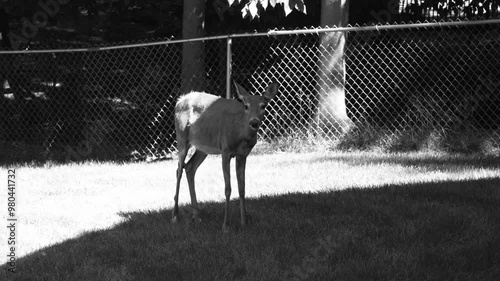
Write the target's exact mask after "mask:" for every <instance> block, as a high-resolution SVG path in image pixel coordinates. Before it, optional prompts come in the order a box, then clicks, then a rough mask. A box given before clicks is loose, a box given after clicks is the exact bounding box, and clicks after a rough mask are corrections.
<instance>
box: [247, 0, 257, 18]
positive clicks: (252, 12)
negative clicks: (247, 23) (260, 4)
mask: <svg viewBox="0 0 500 281" xmlns="http://www.w3.org/2000/svg"><path fill="white" fill-rule="evenodd" d="M248 11H249V12H250V16H252V19H253V18H256V17H259V9H258V8H257V1H250V3H248Z"/></svg>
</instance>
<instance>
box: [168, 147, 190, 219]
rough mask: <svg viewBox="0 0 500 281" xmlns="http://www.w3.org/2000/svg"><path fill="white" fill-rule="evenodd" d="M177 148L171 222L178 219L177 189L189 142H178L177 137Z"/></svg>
mask: <svg viewBox="0 0 500 281" xmlns="http://www.w3.org/2000/svg"><path fill="white" fill-rule="evenodd" d="M177 150H178V157H179V162H178V164H177V171H176V176H177V182H176V185H175V196H174V201H175V202H174V210H173V211H172V222H178V221H179V217H178V216H179V189H180V186H181V178H182V169H183V168H184V166H185V165H184V161H185V160H186V156H187V153H188V150H189V144H187V143H186V144H184V143H182V142H179V139H178V140H177Z"/></svg>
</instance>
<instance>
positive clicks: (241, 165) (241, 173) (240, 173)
mask: <svg viewBox="0 0 500 281" xmlns="http://www.w3.org/2000/svg"><path fill="white" fill-rule="evenodd" d="M246 163H247V157H246V156H243V155H240V156H236V179H237V180H238V192H239V194H240V215H241V218H240V222H241V226H242V227H244V226H245V225H246V223H247V215H246V207H245V166H246Z"/></svg>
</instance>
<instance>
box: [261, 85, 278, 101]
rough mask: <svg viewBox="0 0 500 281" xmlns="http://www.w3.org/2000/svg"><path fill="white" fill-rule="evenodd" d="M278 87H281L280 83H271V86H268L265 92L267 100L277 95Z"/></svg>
mask: <svg viewBox="0 0 500 281" xmlns="http://www.w3.org/2000/svg"><path fill="white" fill-rule="evenodd" d="M278 87H279V84H278V83H271V84H269V86H267V89H266V91H265V92H264V95H263V96H264V98H266V100H267V101H270V100H272V99H273V98H274V96H276V94H277V93H278Z"/></svg>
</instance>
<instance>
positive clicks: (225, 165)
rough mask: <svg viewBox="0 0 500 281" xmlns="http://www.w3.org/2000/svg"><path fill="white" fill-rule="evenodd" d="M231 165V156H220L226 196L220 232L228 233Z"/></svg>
mask: <svg viewBox="0 0 500 281" xmlns="http://www.w3.org/2000/svg"><path fill="white" fill-rule="evenodd" d="M230 164H231V156H230V155H229V154H225V153H223V154H222V172H223V173H224V183H225V186H226V187H225V194H226V207H225V209H224V223H223V224H222V231H224V232H228V231H229V227H228V214H229V199H230V197H231V176H230V172H229V168H230V166H231V165H230Z"/></svg>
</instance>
